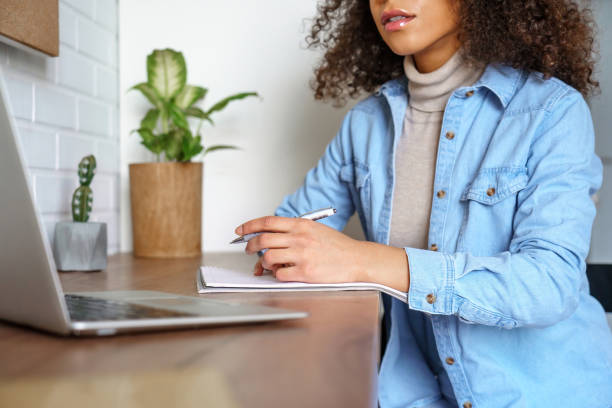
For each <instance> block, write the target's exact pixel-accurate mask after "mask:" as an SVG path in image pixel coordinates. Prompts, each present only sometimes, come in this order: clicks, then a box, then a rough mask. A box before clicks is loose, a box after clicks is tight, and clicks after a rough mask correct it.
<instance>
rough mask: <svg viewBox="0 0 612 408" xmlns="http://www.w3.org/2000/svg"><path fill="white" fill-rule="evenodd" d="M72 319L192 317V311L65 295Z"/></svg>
mask: <svg viewBox="0 0 612 408" xmlns="http://www.w3.org/2000/svg"><path fill="white" fill-rule="evenodd" d="M65 297H66V304H67V305H68V312H69V313H70V319H71V320H73V321H86V322H92V321H101V320H134V319H159V318H164V317H190V316H196V315H194V314H191V313H185V312H178V311H174V310H167V309H157V308H154V307H149V306H142V305H137V304H134V303H127V302H123V301H120V300H108V299H100V298H94V297H89V296H80V295H65Z"/></svg>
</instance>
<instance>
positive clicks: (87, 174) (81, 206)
mask: <svg viewBox="0 0 612 408" xmlns="http://www.w3.org/2000/svg"><path fill="white" fill-rule="evenodd" d="M95 173H96V158H95V157H94V156H93V155H90V156H86V157H84V158H83V159H82V160H81V162H80V163H79V169H78V175H79V183H80V186H79V187H78V188H77V189H76V190H75V191H74V193H73V194H72V222H59V223H57V224H56V226H55V238H54V246H53V252H54V257H55V263H56V266H57V269H59V270H60V271H95V270H102V269H105V268H106V255H107V250H106V248H107V237H106V223H103V222H89V213H90V212H91V207H92V204H93V191H92V190H91V187H90V184H91V181H92V180H93V177H94V175H95Z"/></svg>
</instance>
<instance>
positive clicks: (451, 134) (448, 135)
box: [446, 130, 455, 140]
mask: <svg viewBox="0 0 612 408" xmlns="http://www.w3.org/2000/svg"><path fill="white" fill-rule="evenodd" d="M453 137H455V133H454V132H451V131H450V130H449V131H448V132H446V138H447V139H448V140H452V139H453Z"/></svg>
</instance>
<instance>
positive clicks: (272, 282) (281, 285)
mask: <svg viewBox="0 0 612 408" xmlns="http://www.w3.org/2000/svg"><path fill="white" fill-rule="evenodd" d="M200 281H201V282H200V284H201V286H202V288H201V290H200V292H201V293H205V292H214V291H224V292H227V291H236V292H238V291H240V292H242V291H244V290H256V289H257V290H273V291H277V290H378V291H381V292H384V293H387V294H389V295H391V296H393V297H396V298H397V299H399V300H401V301H403V302H408V296H407V293H404V292H400V291H398V290H395V289H393V288H390V287H388V286H384V285H379V284H376V283H366V282H352V283H304V282H281V281H278V280H276V278H275V277H274V276H273V275H272V273H271V272H265V273H264V274H263V275H262V276H255V275H253V272H252V271H248V272H245V271H239V270H232V269H226V268H219V267H215V266H202V267H201V268H200ZM230 289H236V290H230Z"/></svg>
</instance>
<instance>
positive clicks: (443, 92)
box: [404, 50, 485, 112]
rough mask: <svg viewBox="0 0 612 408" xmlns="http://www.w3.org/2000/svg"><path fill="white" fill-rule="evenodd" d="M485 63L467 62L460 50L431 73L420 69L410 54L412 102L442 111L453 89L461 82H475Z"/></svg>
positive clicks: (408, 73) (407, 61) (407, 70)
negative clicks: (474, 64) (471, 63)
mask: <svg viewBox="0 0 612 408" xmlns="http://www.w3.org/2000/svg"><path fill="white" fill-rule="evenodd" d="M484 68H485V66H473V65H470V64H467V63H466V62H465V61H464V59H463V57H462V55H461V50H458V51H457V52H455V54H453V56H452V57H451V58H450V59H449V60H448V61H446V62H445V63H444V65H442V66H441V67H440V68H438V69H436V70H435V71H432V72H428V73H421V72H419V71H418V70H417V68H416V66H415V64H414V59H413V58H412V56H411V55H408V56H406V57H405V58H404V72H405V73H406V77H407V78H408V94H409V95H410V100H409V104H410V106H411V107H413V108H416V109H418V110H421V111H424V112H442V111H444V108H445V106H446V102H447V101H448V98H449V97H450V95H451V93H452V92H453V91H454V90H455V89H457V88H460V87H462V86H470V85H472V84H474V83H475V82H476V81H477V80H478V78H480V76H481V75H482V72H483V71H484Z"/></svg>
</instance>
